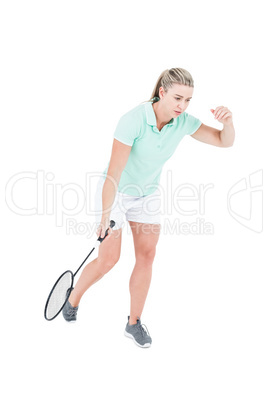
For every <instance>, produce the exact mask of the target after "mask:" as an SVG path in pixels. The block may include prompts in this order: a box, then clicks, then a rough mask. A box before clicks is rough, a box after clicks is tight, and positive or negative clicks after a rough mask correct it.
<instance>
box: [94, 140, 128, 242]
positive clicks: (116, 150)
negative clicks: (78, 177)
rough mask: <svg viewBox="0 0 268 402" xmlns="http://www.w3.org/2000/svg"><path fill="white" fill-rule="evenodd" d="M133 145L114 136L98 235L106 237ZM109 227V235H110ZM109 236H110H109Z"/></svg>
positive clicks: (104, 185) (103, 192) (103, 191)
mask: <svg viewBox="0 0 268 402" xmlns="http://www.w3.org/2000/svg"><path fill="white" fill-rule="evenodd" d="M130 151H131V146H129V145H125V144H123V143H122V142H120V141H118V140H116V139H115V138H114V142H113V147H112V153H111V158H110V163H109V168H108V171H107V176H106V180H105V182H104V184H103V189H102V211H103V212H102V219H101V224H100V226H99V228H98V231H97V235H98V236H99V235H100V236H101V237H104V236H105V231H106V229H107V228H108V227H109V225H110V213H111V207H112V206H113V203H114V200H115V196H116V192H117V188H118V185H119V181H120V178H121V174H122V172H123V170H124V168H125V166H126V163H127V161H128V157H129V154H130ZM110 230H111V229H109V235H110V233H111V232H110ZM107 238H108V236H107Z"/></svg>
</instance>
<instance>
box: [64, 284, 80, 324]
mask: <svg viewBox="0 0 268 402" xmlns="http://www.w3.org/2000/svg"><path fill="white" fill-rule="evenodd" d="M68 290H69V289H68ZM72 290H73V288H72ZM78 307H79V306H77V307H73V306H72V305H71V303H70V302H69V300H67V302H66V304H65V306H64V307H63V309H62V315H63V317H64V318H65V320H66V321H68V322H74V321H76V315H77V310H78Z"/></svg>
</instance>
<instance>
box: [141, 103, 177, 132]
mask: <svg viewBox="0 0 268 402" xmlns="http://www.w3.org/2000/svg"><path fill="white" fill-rule="evenodd" d="M152 104H153V102H152V101H149V102H147V103H146V104H145V111H146V119H147V124H149V125H150V126H156V116H155V112H154V109H153V105H152ZM174 123H175V122H174V119H173V118H172V119H171V120H170V122H169V123H167V124H166V125H167V126H173V125H174Z"/></svg>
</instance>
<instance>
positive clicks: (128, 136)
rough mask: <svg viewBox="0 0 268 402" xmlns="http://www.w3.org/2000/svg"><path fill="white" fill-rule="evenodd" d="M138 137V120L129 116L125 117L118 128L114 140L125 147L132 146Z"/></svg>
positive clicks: (121, 119)
mask: <svg viewBox="0 0 268 402" xmlns="http://www.w3.org/2000/svg"><path fill="white" fill-rule="evenodd" d="M138 136H139V127H138V119H136V118H134V117H133V116H130V115H128V114H125V115H123V116H122V117H121V118H120V120H119V122H118V124H117V126H116V129H115V132H114V138H115V139H116V140H118V141H120V142H122V143H123V144H125V145H129V146H132V145H133V143H134V141H135V139H136V138H137V137H138Z"/></svg>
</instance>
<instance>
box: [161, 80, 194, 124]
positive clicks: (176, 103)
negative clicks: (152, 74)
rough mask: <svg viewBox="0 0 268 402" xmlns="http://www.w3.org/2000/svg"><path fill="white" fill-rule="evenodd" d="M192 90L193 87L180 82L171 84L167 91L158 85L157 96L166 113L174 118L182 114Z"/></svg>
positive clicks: (187, 104)
mask: <svg viewBox="0 0 268 402" xmlns="http://www.w3.org/2000/svg"><path fill="white" fill-rule="evenodd" d="M193 91H194V88H193V87H189V86H187V85H181V84H173V85H172V87H171V88H168V91H167V92H165V90H164V88H163V87H160V89H159V97H160V100H161V102H162V107H163V111H165V113H166V115H167V116H171V117H174V118H176V117H178V116H179V115H180V114H182V113H183V112H184V111H185V110H186V109H187V107H188V106H189V103H190V100H191V97H192V95H193Z"/></svg>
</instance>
